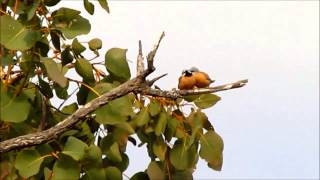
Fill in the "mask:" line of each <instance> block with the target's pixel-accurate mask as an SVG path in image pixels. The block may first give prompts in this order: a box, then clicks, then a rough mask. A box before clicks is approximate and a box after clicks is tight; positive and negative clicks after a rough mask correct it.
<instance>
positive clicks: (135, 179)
mask: <svg viewBox="0 0 320 180" xmlns="http://www.w3.org/2000/svg"><path fill="white" fill-rule="evenodd" d="M130 180H150V178H149V176H148V174H147V173H145V172H137V173H136V174H134V175H133V176H132V177H131V178H130Z"/></svg>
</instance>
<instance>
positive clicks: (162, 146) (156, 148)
mask: <svg viewBox="0 0 320 180" xmlns="http://www.w3.org/2000/svg"><path fill="white" fill-rule="evenodd" d="M152 149H153V152H154V154H155V155H156V156H157V157H158V158H159V159H160V161H164V160H165V155H166V152H167V144H166V143H165V142H164V140H163V139H162V137H161V136H160V137H158V138H157V140H156V141H155V142H154V143H153V144H152Z"/></svg>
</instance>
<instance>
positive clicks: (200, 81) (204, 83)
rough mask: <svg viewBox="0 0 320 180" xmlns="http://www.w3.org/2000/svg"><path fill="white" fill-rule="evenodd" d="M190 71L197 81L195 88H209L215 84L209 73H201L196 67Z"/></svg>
mask: <svg viewBox="0 0 320 180" xmlns="http://www.w3.org/2000/svg"><path fill="white" fill-rule="evenodd" d="M189 71H190V72H191V73H192V76H193V77H194V78H195V80H196V84H195V86H196V87H197V88H206V87H209V86H210V84H211V83H213V82H214V80H212V79H211V78H210V77H209V75H208V74H207V73H205V72H202V71H199V69H198V68H196V67H192V68H191V69H190V70H189Z"/></svg>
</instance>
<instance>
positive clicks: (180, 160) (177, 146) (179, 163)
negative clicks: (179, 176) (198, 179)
mask: <svg viewBox="0 0 320 180" xmlns="http://www.w3.org/2000/svg"><path fill="white" fill-rule="evenodd" d="M184 143H186V142H182V141H180V140H177V141H176V142H175V143H174V146H173V147H172V149H171V150H170V154H169V158H170V162H171V163H172V165H173V166H174V167H175V168H176V169H178V170H186V169H189V168H193V167H194V166H195V164H196V161H197V148H196V146H195V145H192V146H190V147H189V148H188V147H187V146H186V145H185V144H184Z"/></svg>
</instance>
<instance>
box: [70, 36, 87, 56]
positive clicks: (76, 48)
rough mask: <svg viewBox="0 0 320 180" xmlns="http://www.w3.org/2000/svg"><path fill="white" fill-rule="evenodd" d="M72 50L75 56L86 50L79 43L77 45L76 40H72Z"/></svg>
mask: <svg viewBox="0 0 320 180" xmlns="http://www.w3.org/2000/svg"><path fill="white" fill-rule="evenodd" d="M71 46H72V50H73V52H74V53H75V54H76V55H80V54H81V53H82V52H83V51H85V50H86V47H84V46H83V45H82V44H81V43H79V41H78V39H77V38H74V39H73V41H72V45H71Z"/></svg>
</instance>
